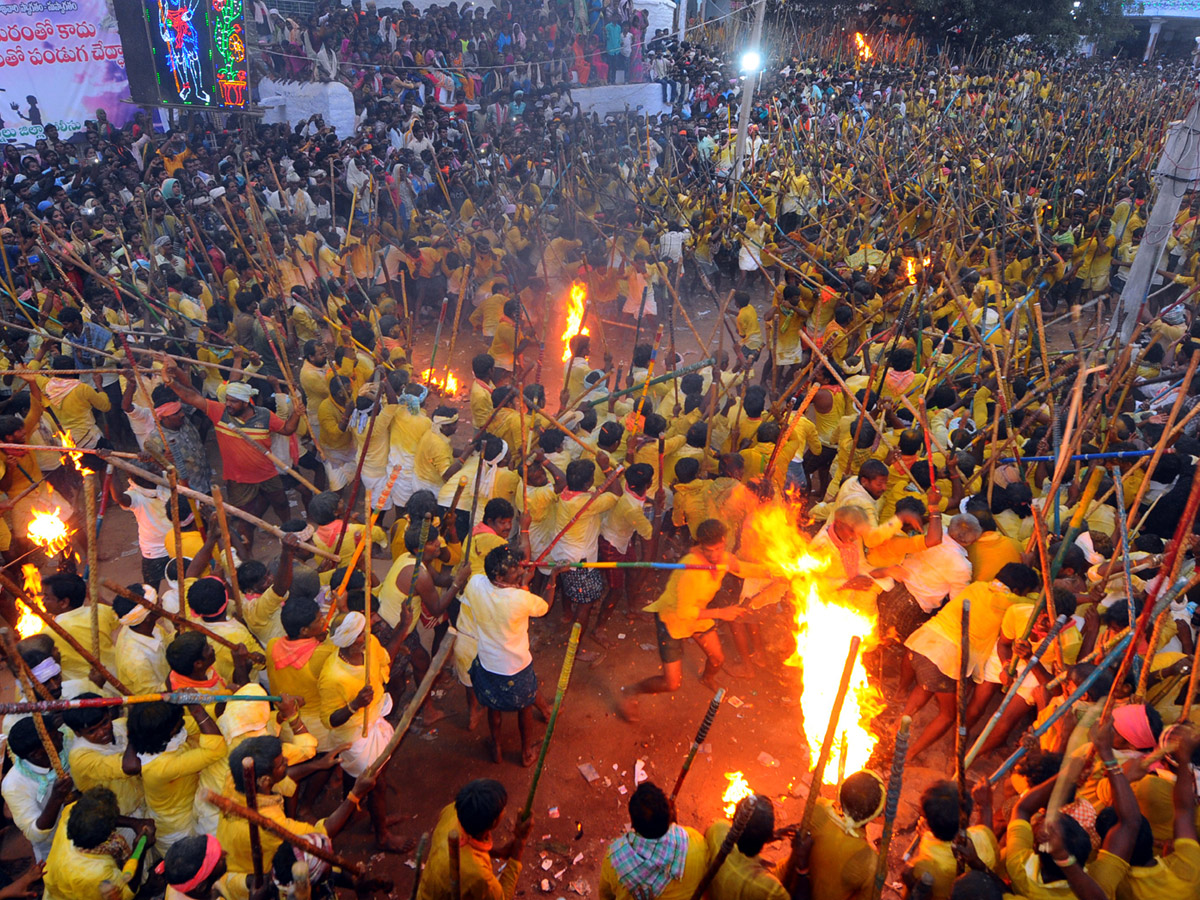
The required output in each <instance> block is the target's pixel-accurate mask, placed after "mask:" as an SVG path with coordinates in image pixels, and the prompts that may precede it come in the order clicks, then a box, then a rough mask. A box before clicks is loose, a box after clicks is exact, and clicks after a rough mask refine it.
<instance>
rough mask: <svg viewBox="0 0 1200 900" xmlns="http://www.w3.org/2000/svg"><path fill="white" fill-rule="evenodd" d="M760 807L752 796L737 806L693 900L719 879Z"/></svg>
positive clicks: (702, 894)
mask: <svg viewBox="0 0 1200 900" xmlns="http://www.w3.org/2000/svg"><path fill="white" fill-rule="evenodd" d="M757 805H758V798H757V797H755V796H754V795H753V794H751V795H750V796H749V797H746V798H745V799H744V800H742V801H741V802H740V803H738V805H737V812H736V813H734V816H733V822H732V824H730V826H729V831H728V832H726V834H725V839H724V840H723V841H721V846H720V848H719V849H718V850H717V855H716V856H714V857H713V859H712V862H710V863H709V864H708V868H707V869H705V871H704V877H702V878H701V879H700V883H699V884H697V885H696V889H695V890H694V891H692V897H691V900H700V898H701V897H703V896H704V894H705V892H706V891H707V890H708V889H709V887H710V886H711V885H712V883H713V879H714V878H716V877H717V873H718V872H719V871H721V866H723V865H725V860H726V859H728V858H729V854H730V853H732V852H733V848H734V847H735V846H736V845H737V842H738V841H739V840H740V839H741V837H742V833H743V832H744V831H745V830H746V826H747V825H749V824H750V817H751V816H753V815H754V809H755V807H756V806H757Z"/></svg>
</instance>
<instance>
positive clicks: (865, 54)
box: [854, 31, 871, 60]
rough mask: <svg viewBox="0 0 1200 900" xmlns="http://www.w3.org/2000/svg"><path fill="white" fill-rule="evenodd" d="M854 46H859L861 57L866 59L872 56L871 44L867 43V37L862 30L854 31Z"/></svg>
mask: <svg viewBox="0 0 1200 900" xmlns="http://www.w3.org/2000/svg"><path fill="white" fill-rule="evenodd" d="M854 46H855V47H857V48H858V55H859V58H860V59H864V60H866V59H870V58H871V45H870V44H868V43H867V39H866V38H865V37H863V36H862V32H861V31H856V32H854Z"/></svg>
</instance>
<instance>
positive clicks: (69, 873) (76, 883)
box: [43, 803, 133, 900]
mask: <svg viewBox="0 0 1200 900" xmlns="http://www.w3.org/2000/svg"><path fill="white" fill-rule="evenodd" d="M75 806H76V804H74V803H72V804H71V805H70V806H68V807H67V808H66V809H64V810H63V811H62V815H61V817H60V818H59V825H58V831H57V832H55V834H54V843H53V844H51V846H50V855H49V856H48V857H47V858H46V874H45V876H44V878H45V884H46V892H45V894H44V895H43V900H112V898H113V897H115V896H120V897H121V900H133V891H131V890H130V889H129V887H128V885H126V886H124V887H119V888H117V891H118V893H116V894H112V895H109V894H104V893H102V892H101V890H100V886H101V885H102V884H103V883H104V882H106V881H108V882H111V883H112V884H113V885H119V884H120V883H121V881H120V878H121V867H120V866H119V865H117V861H116V860H115V859H113V858H112V857H111V856H110V855H109V854H107V853H89V852H88V851H86V850H80V849H79V848H78V847H76V846H75V845H74V844H73V843H72V842H71V839H70V838H68V837H67V822H68V821H70V818H71V813H72V812H73V811H74V810H75Z"/></svg>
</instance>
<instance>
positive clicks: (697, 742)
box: [671, 688, 725, 806]
mask: <svg viewBox="0 0 1200 900" xmlns="http://www.w3.org/2000/svg"><path fill="white" fill-rule="evenodd" d="M724 699H725V688H719V689H718V690H717V692H716V693H715V694H714V695H713V698H712V700H710V701H709V704H708V710H707V711H706V712H705V713H704V719H703V720H702V721H701V722H700V727H699V728H698V729H696V736H695V737H694V738H692V745H691V746H690V747H689V748H688V752H687V756H685V757H684V759H683V768H682V769H680V770H679V777H678V778H676V779H675V787H673V788H672V789H671V805H672V806H674V805H675V800H676V798H678V797H679V790H680V788H682V787H683V779H685V778H686V777H687V773H688V771H689V770H690V769H691V768H692V761H693V760H695V758H696V752H697V751H698V750H699V749H700V747H701V745H702V744H703V743H704V741H705V740H706V739H707V738H708V731H709V729H710V728H712V723H713V719H715V718H716V717H717V711H718V710H719V709H720V708H721V701H723V700H724Z"/></svg>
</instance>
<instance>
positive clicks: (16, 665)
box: [0, 627, 70, 779]
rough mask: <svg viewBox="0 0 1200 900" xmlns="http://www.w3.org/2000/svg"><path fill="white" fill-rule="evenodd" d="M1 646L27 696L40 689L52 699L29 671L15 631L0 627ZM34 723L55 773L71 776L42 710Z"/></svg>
mask: <svg viewBox="0 0 1200 900" xmlns="http://www.w3.org/2000/svg"><path fill="white" fill-rule="evenodd" d="M0 646H2V647H3V648H4V661H5V662H6V663H7V664H8V668H9V670H10V671H11V672H12V673H13V677H14V678H16V679H17V681H18V682H20V684H21V690H22V692H23V693H24V694H25V696H26V697H29V698H30V699H32V698H34V697H36V696H37V695H38V692H39V691H40V692H41V693H42V695H43V696H44V697H45V698H46V699H50V694H49V692H48V691H47V690H46V688H45V686H44V685H42V684H39V683H38V682H37V680H36V679H34V677H33V673H32V672H30V671H29V666H28V665H26V664H25V660H24V659H22V658H21V654H19V653H18V652H17V644H16V641H14V640H13V633H12V631H11V630H10V629H8V628H4V627H0ZM33 724H34V726H35V727H36V728H37V733H38V738H40V739H41V742H42V748H43V749H44V750H45V751H46V755H47V756H48V757H50V766H51V767H52V768H53V769H54V774H55V775H56V776H57V777H58V778H59V779H66V778H69V777H70V776H68V775H67V772H66V770H65V769H64V768H63V764H62V759H61V757H60V755H59V752H58V751H57V750H56V749H55V748H54V743H53V741H51V740H50V732H49V731H47V730H46V720H45V719H44V718H43V716H42V714H41V713H40V712H35V713H34V714H33Z"/></svg>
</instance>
